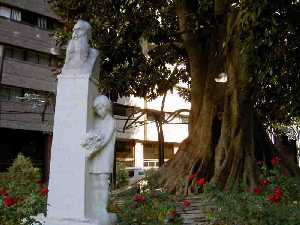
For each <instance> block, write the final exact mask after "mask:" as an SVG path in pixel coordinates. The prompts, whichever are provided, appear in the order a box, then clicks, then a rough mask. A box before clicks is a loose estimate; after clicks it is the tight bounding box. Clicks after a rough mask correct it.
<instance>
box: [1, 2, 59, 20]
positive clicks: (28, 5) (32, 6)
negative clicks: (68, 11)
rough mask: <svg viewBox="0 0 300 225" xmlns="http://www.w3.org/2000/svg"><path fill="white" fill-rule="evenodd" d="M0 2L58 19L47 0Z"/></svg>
mask: <svg viewBox="0 0 300 225" xmlns="http://www.w3.org/2000/svg"><path fill="white" fill-rule="evenodd" d="M0 3H4V4H7V5H9V6H14V7H17V8H21V9H25V10H28V11H31V12H35V13H38V14H40V15H44V16H47V17H51V18H54V19H58V17H57V16H56V15H55V14H54V13H53V12H52V11H50V9H49V6H48V2H47V1H41V0H26V1H24V0H23V1H20V0H0Z"/></svg>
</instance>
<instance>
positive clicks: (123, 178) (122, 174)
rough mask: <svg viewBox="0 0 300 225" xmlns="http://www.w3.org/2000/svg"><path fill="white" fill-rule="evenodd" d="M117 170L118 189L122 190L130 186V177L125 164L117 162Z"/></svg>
mask: <svg viewBox="0 0 300 225" xmlns="http://www.w3.org/2000/svg"><path fill="white" fill-rule="evenodd" d="M116 170H117V173H116V179H117V180H116V184H117V188H121V187H124V186H126V185H128V180H129V175H128V171H127V170H126V167H125V165H124V163H122V162H117V165H116Z"/></svg>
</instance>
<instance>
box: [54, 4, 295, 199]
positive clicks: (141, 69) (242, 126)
mask: <svg viewBox="0 0 300 225" xmlns="http://www.w3.org/2000/svg"><path fill="white" fill-rule="evenodd" d="M50 3H51V5H52V8H53V10H54V11H55V12H56V13H57V14H58V15H59V16H60V17H61V18H62V20H63V25H64V28H63V30H61V31H57V32H56V37H57V40H58V41H59V42H60V43H62V44H65V43H66V40H67V39H68V38H69V37H70V32H71V29H72V26H73V25H74V23H75V21H76V20H77V19H78V18H82V19H85V20H88V21H89V22H90V23H91V24H92V27H93V40H92V45H93V46H94V47H95V48H97V49H99V50H100V53H101V54H100V57H101V60H100V61H101V72H100V74H99V76H100V78H101V81H102V84H103V86H102V87H101V89H102V90H103V91H104V93H106V94H107V95H109V96H110V97H111V98H112V99H116V97H117V96H124V95H125V96H128V95H134V96H139V97H145V98H146V99H151V98H155V97H157V96H159V95H163V94H165V93H166V91H167V90H172V88H173V87H174V86H175V84H177V83H178V82H179V81H181V82H184V83H187V84H188V86H189V88H190V90H181V93H182V95H184V96H187V98H188V99H190V100H191V104H192V110H191V114H190V120H189V121H190V127H189V131H190V136H189V137H188V139H187V140H185V142H184V144H182V145H181V148H180V149H179V151H178V152H177V154H176V156H175V158H174V159H173V160H171V161H170V162H169V163H168V164H167V165H166V166H164V167H163V169H162V170H161V173H162V174H163V176H162V177H161V182H162V183H164V184H165V187H166V188H167V189H168V191H170V192H182V193H184V192H185V191H186V190H184V189H186V188H187V189H188V188H189V185H185V188H184V189H181V186H182V185H181V181H180V179H181V178H182V177H186V176H187V175H191V174H193V173H197V174H199V177H198V178H205V180H207V181H213V182H215V183H218V184H219V185H221V186H223V187H226V186H228V185H227V184H228V183H229V179H228V178H229V177H230V178H232V179H235V180H236V181H237V182H239V181H240V180H243V182H244V183H245V184H247V185H248V186H250V187H254V186H255V185H256V184H257V182H258V179H257V178H258V173H259V168H258V167H257V165H256V164H255V161H257V160H264V161H265V162H266V163H267V164H268V165H271V159H272V157H273V156H274V155H275V154H281V157H282V160H283V161H286V163H285V165H286V167H287V169H288V170H289V171H290V173H291V174H294V175H295V176H296V175H298V176H299V174H300V172H299V169H298V168H297V166H296V164H295V162H294V161H291V160H289V159H288V158H287V157H284V154H285V153H284V152H280V151H279V152H278V151H277V150H276V149H275V148H274V146H272V144H271V143H270V141H269V139H268V136H267V134H266V131H265V128H266V125H270V124H272V123H274V122H276V123H281V124H282V123H283V124H286V125H287V124H289V123H290V122H291V120H292V119H293V118H298V117H299V115H300V105H299V100H298V93H299V90H300V67H299V65H300V64H299V63H298V62H299V55H300V48H299V40H300V32H299V28H300V26H299V25H300V24H299V20H297V19H295V18H297V17H299V15H300V5H299V4H300V3H299V1H297V0H278V1H271V0H242V1H237V0H230V1H229V0H227V1H223V0H166V1H156V0H155V1H143V0H130V1H125V0H114V1H109V0H102V1H91V0H80V1H73V0H50ZM170 65H172V66H173V67H174V68H171V67H170ZM220 74H225V75H226V79H227V82H224V83H219V82H216V78H218V77H219V75H220ZM187 92H188V93H187Z"/></svg>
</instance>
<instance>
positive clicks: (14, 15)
mask: <svg viewBox="0 0 300 225" xmlns="http://www.w3.org/2000/svg"><path fill="white" fill-rule="evenodd" d="M10 19H12V20H16V21H21V11H19V10H16V9H12V10H11V13H10Z"/></svg>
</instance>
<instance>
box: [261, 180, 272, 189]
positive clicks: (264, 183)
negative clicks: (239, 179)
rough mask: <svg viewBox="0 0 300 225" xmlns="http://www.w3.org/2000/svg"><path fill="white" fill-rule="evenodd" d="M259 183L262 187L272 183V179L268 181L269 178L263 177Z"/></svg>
mask: <svg viewBox="0 0 300 225" xmlns="http://www.w3.org/2000/svg"><path fill="white" fill-rule="evenodd" d="M259 183H260V185H261V186H262V187H265V186H267V185H268V184H269V183H270V181H268V180H267V179H262V180H260V181H259Z"/></svg>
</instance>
